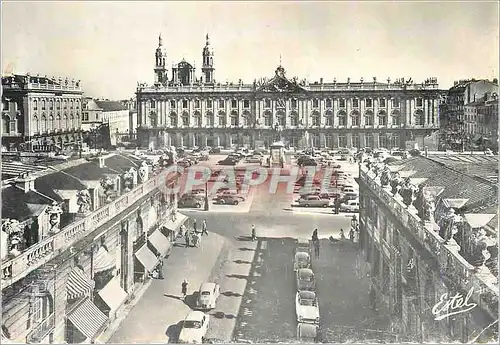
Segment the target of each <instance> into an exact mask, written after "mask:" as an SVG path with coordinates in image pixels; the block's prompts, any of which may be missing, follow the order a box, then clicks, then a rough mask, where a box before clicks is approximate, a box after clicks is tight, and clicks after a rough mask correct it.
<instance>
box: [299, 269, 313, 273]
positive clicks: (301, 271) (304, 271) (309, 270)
mask: <svg viewBox="0 0 500 345" xmlns="http://www.w3.org/2000/svg"><path fill="white" fill-rule="evenodd" d="M299 274H300V275H306V274H307V275H314V273H313V271H312V269H310V268H301V269H299Z"/></svg>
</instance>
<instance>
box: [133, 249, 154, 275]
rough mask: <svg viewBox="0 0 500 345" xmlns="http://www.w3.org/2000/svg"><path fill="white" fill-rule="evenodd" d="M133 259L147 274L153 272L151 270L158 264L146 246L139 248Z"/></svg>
mask: <svg viewBox="0 0 500 345" xmlns="http://www.w3.org/2000/svg"><path fill="white" fill-rule="evenodd" d="M135 257H136V258H137V259H138V260H139V261H140V262H141V264H142V265H143V266H144V268H145V269H146V270H148V271H149V272H151V271H153V268H155V266H156V264H157V263H158V259H157V258H156V256H155V255H154V254H153V252H152V251H150V250H149V248H148V246H147V244H145V245H143V246H142V247H141V248H139V250H138V251H137V252H136V253H135Z"/></svg>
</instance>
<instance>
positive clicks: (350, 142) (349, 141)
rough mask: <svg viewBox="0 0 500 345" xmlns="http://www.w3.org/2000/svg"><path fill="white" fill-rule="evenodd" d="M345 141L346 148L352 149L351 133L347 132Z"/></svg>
mask: <svg viewBox="0 0 500 345" xmlns="http://www.w3.org/2000/svg"><path fill="white" fill-rule="evenodd" d="M346 140H347V147H348V148H351V147H352V133H351V132H347V134H346Z"/></svg>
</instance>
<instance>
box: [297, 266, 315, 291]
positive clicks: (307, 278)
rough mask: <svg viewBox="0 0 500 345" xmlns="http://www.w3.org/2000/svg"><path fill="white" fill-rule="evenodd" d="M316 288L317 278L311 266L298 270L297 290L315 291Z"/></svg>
mask: <svg viewBox="0 0 500 345" xmlns="http://www.w3.org/2000/svg"><path fill="white" fill-rule="evenodd" d="M315 289H316V279H315V277H314V273H313V271H312V269H310V268H301V269H299V270H298V271H297V290H298V291H304V290H306V291H314V290H315Z"/></svg>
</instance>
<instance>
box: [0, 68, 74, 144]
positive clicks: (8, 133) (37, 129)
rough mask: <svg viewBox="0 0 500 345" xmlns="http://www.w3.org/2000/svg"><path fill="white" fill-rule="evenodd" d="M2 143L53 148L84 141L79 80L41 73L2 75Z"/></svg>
mask: <svg viewBox="0 0 500 345" xmlns="http://www.w3.org/2000/svg"><path fill="white" fill-rule="evenodd" d="M2 90H3V93H2V145H3V146H4V147H5V148H6V149H8V150H9V149H11V148H12V149H17V150H28V149H34V150H38V149H40V150H42V149H43V148H44V147H45V148H47V149H48V150H50V149H51V148H54V146H55V145H57V146H58V147H59V148H63V147H64V146H68V145H75V144H78V143H80V142H81V124H82V106H81V102H82V93H83V92H82V89H81V85H80V81H75V80H74V79H72V80H69V79H68V78H66V79H62V78H58V79H56V78H54V77H53V78H48V77H47V76H44V77H41V76H39V75H37V76H32V75H30V74H26V75H11V76H7V77H2Z"/></svg>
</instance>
